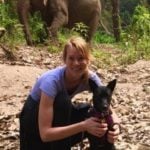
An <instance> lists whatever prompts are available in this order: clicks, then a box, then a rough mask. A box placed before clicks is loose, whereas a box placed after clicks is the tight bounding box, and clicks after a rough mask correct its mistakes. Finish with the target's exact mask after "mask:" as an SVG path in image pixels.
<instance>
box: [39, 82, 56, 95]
mask: <svg viewBox="0 0 150 150" xmlns="http://www.w3.org/2000/svg"><path fill="white" fill-rule="evenodd" d="M40 89H41V91H43V92H44V93H46V94H47V95H48V96H50V97H52V98H55V96H56V94H57V83H56V80H55V79H51V80H47V79H45V80H43V81H42V83H41V85H40Z"/></svg>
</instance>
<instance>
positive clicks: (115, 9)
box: [111, 0, 120, 42]
mask: <svg viewBox="0 0 150 150" xmlns="http://www.w3.org/2000/svg"><path fill="white" fill-rule="evenodd" d="M111 2H112V21H113V31H114V37H115V39H116V42H118V41H120V19H119V18H120V17H119V3H120V0H111Z"/></svg>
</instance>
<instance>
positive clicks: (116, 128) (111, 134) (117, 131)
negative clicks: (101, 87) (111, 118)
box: [107, 124, 120, 143]
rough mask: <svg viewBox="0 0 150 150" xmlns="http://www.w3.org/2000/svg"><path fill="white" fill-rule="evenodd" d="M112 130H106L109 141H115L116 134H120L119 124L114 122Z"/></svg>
mask: <svg viewBox="0 0 150 150" xmlns="http://www.w3.org/2000/svg"><path fill="white" fill-rule="evenodd" d="M113 129H114V131H108V134H107V140H108V142H109V143H115V141H116V140H117V139H118V135H119V134H120V126H119V124H115V125H114V126H113Z"/></svg>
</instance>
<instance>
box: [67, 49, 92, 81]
mask: <svg viewBox="0 0 150 150" xmlns="http://www.w3.org/2000/svg"><path fill="white" fill-rule="evenodd" d="M88 63H89V61H88V60H87V59H85V58H84V57H83V56H82V54H81V52H80V51H78V50H76V48H75V47H70V48H68V49H67V55H66V59H65V64H66V66H67V72H68V73H69V75H70V76H71V77H74V79H77V78H80V77H81V76H82V75H83V74H84V73H85V71H86V70H87V67H88Z"/></svg>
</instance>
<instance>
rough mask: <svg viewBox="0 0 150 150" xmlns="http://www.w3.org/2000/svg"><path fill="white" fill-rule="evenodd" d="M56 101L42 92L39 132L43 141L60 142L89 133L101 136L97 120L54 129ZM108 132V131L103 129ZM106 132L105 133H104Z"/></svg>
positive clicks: (92, 119)
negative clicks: (80, 133)
mask: <svg viewBox="0 0 150 150" xmlns="http://www.w3.org/2000/svg"><path fill="white" fill-rule="evenodd" d="M53 102H54V100H53V99H52V98H50V97H49V96H47V95H46V94H44V93H43V92H42V95H41V100H40V107H39V118H38V120H39V121H38V123H39V130H40V136H41V139H42V141H44V142H48V141H54V140H60V139H63V138H66V137H69V136H72V135H74V134H77V133H79V132H84V131H87V132H89V133H91V134H93V135H95V136H100V135H101V132H102V131H101V127H100V124H99V122H98V120H97V119H96V118H93V117H92V118H89V119H87V120H85V121H81V122H79V123H75V124H72V125H68V126H63V127H52V121H53V111H54V110H53ZM103 130H106V129H103ZM103 132H104V131H103Z"/></svg>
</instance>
